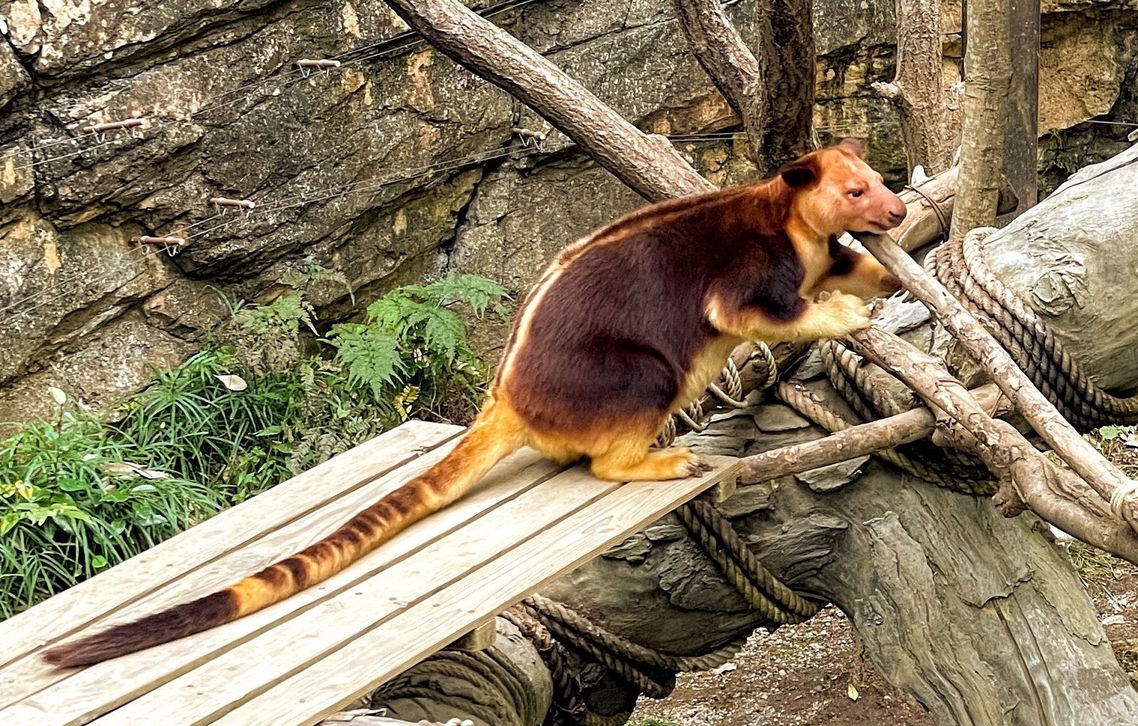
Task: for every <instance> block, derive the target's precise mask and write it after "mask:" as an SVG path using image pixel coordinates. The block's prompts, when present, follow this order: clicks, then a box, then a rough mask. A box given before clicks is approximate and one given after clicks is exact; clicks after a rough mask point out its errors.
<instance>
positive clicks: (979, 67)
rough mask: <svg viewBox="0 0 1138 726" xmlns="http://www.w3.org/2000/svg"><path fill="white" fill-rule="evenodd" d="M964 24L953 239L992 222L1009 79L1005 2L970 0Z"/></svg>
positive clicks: (1005, 121)
mask: <svg viewBox="0 0 1138 726" xmlns="http://www.w3.org/2000/svg"><path fill="white" fill-rule="evenodd" d="M965 22H966V29H965V33H966V35H967V38H968V44H967V47H966V49H965V51H964V103H963V111H964V124H963V129H962V132H961V144H960V146H961V149H960V177H959V181H958V182H957V190H956V197H957V198H956V213H955V214H954V215H953V217H952V231H951V236H952V237H953V238H954V239H962V238H963V237H964V234H965V233H966V232H967V231H968V230H970V229H973V228H974V227H980V226H987V225H991V224H992V223H993V222H995V220H996V200H997V197H998V194H999V184H1000V174H1001V172H1002V170H1003V166H1004V140H1005V134H1006V133H1007V119H1008V90H1009V88H1010V84H1011V74H1012V69H1011V62H1012V61H1011V48H1010V47H1009V44H1008V0H971V1H970V2H969V3H968V13H967V17H966V20H965Z"/></svg>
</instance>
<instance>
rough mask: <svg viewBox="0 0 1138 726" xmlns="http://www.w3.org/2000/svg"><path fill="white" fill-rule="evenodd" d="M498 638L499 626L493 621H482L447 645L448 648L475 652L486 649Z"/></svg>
mask: <svg viewBox="0 0 1138 726" xmlns="http://www.w3.org/2000/svg"><path fill="white" fill-rule="evenodd" d="M497 639H498V628H497V627H496V626H495V625H494V623H493V622H492V621H491V622H487V623H482V624H481V625H479V626H477V627H476V628H474V629H473V630H471V631H470V632H467V633H463V634H462V635H460V636H458V638H457V639H456V640H455V641H454V642H453V643H450V644H449V645H447V646H446V650H461V651H466V652H468V653H474V652H477V651H480V650H486V649H487V648H489V647H490V646H491V645H494V641H495V640H497Z"/></svg>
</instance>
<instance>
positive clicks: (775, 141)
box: [672, 0, 814, 176]
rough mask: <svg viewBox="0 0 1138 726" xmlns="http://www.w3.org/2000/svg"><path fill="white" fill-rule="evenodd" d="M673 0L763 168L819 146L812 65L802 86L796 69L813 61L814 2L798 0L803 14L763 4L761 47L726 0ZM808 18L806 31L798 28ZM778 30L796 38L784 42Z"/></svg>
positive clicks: (698, 56)
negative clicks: (747, 37)
mask: <svg viewBox="0 0 1138 726" xmlns="http://www.w3.org/2000/svg"><path fill="white" fill-rule="evenodd" d="M672 4H673V5H674V6H675V8H676V15H677V16H678V17H679V20H680V27H681V28H683V31H684V35H685V36H687V39H688V43H689V44H690V45H691V48H692V52H693V53H694V54H695V57H696V60H697V61H699V64H700V66H702V67H703V69H704V71H706V72H707V75H708V76H709V77H710V78H711V81H712V83H714V84H715V87H716V88H718V89H719V92H720V93H722V94H723V97H724V98H725V99H726V100H727V103H728V104H730V106H731V108H732V109H734V111H735V113H736V114H738V116H739V119H740V120H741V121H742V122H743V129H744V131H746V133H747V138H748V140H749V142H750V150H751V153H750V157H751V160H752V161H753V162H754V163H755V165H756V166H757V167H758V169H759V173H760V174H761V175H762V176H768V175H770V174H771V173H773V172H774V171H775V170H776V169H778V167H779V166H781V165H782V164H784V163H786V162H788V161H791V160H792V159H794V158H796V157H798V156H801V155H802V154H804V153H806V152H807V151H809V150H810V149H812V148H813V146H814V137H813V130H812V122H813V102H814V94H813V72H812V71H811V81H810V85H809V88H805V87H801V88H799V86H802V84H801V83H797V82H796V81H795V78H794V76H793V75H792V73H793V71H792V67H793V66H794V65H795V64H800V65H805V66H808V67H809V68H811V69H812V68H813V65H814V44H813V34H812V33H811V32H809V31H810V30H811V24H810V10H809V2H808V1H807V2H804V3H803V2H797V3H796V4H798V5H801V6H803V7H805V15H804V16H803V15H800V14H798V13H786V12H783V13H778V12H775V11H773V9H772V7H771V5H770V4H769V1H768V0H762V1H760V2H759V3H757V5H758V7H757V9H756V18H755V23H756V25H757V29H758V32H757V35H758V38H757V39H756V43H755V51H754V53H752V52H751V49H750V48H748V47H747V44H746V43H744V42H743V37H742V36H741V35H740V34H739V31H738V30H737V29H736V28H735V24H734V23H733V22H731V18H730V17H729V16H728V15H727V11H726V10H725V9H724V7H723V5H722V3H721V2H720V1H719V0H673V3H672ZM780 22H781V23H782V24H783V25H788V26H789V27H778V25H777V24H778V23H780ZM803 25H805V27H806V31H807V32H805V33H803V32H799V30H800V28H801V26H803ZM779 35H785V36H788V37H792V38H793V39H794V41H793V42H790V43H786V44H780V43H779V41H778V37H779ZM790 84H794V85H795V88H788V87H787V86H788V85H790Z"/></svg>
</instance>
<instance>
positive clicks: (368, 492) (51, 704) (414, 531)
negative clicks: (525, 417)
mask: <svg viewBox="0 0 1138 726" xmlns="http://www.w3.org/2000/svg"><path fill="white" fill-rule="evenodd" d="M450 448H451V445H450V444H449V443H448V444H447V445H444V446H443V447H440V448H438V449H436V450H434V451H432V452H430V453H429V454H426V455H424V456H421V457H419V458H418V459H416V460H415V461H414V462H413V463H412V464H411V465H408V466H405V467H403V468H401V469H399V470H397V471H395V472H392V473H390V474H389V475H388V476H386V477H384V478H382V479H380V480H378V481H377V482H374V483H373V484H372V485H369V486H367V487H364V488H362V489H359V490H357V491H354V492H350V493H349V494H347V495H345V496H344V497H343V498H342V499H340V500H336V501H334V502H331V503H329V504H328V505H327V506H325V507H324V508H323V509H321V510H320V511H318V512H314V513H312V514H310V515H307V516H306V517H303V518H301V519H299V520H296V521H295V522H292V523H290V524H289V525H287V526H286V527H284V528H282V529H281V530H280V531H278V532H273V533H269V534H267V535H266V536H265V537H263V538H262V539H260V540H258V541H256V542H254V543H251V544H250V545H249V546H248V547H246V548H244V550H242V551H241V552H237V553H234V554H233V556H232V557H231V558H225V559H223V560H221V561H219V562H217V563H213V564H214V565H216V567H214V568H213V570H212V571H211V572H209V573H204V572H203V573H202V575H201V577H202V578H206V579H205V581H207V582H212V581H219V582H222V583H228V582H229V581H232V580H233V579H235V578H236V577H240V576H241V574H244V573H246V572H247V571H248V569H235V568H234V567H233V566H232V563H231V562H228V560H230V559H232V560H235V561H238V562H241V563H242V565H241V567H243V568H244V567H245V565H247V564H251V563H249V562H247V560H249V559H250V556H251V557H252V559H253V560H254V561H255V563H256V564H255V567H261V566H263V565H264V564H267V563H268V562H272V561H275V560H277V559H280V557H282V556H283V555H285V554H287V553H291V552H293V551H295V550H296V549H298V548H299V547H302V546H304V544H307V543H308V542H309V541H311V540H314V539H316V538H318V536H319V535H320V534H323V533H326V532H328V531H330V530H331V529H334V528H335V527H337V526H338V525H339V523H341V522H342V521H343V520H344V519H346V518H347V517H348V516H350V515H351V514H352V513H353V512H355V511H357V510H358V509H360V508H361V507H362V506H364V505H365V504H366V503H368V502H370V501H373V500H374V499H375V498H377V497H378V496H381V495H382V494H383V493H385V492H387V491H390V490H392V489H394V488H396V487H398V486H399V485H401V484H402V483H403V482H405V481H406V480H407V479H408V478H410V477H411V476H413V475H414V474H415V473H417V472H419V471H421V470H424V469H426V468H427V467H429V466H430V465H431V464H432V463H434V462H435V461H437V460H438V459H440V458H442V457H443V456H444V455H445V454H446V452H448V451H449V450H450ZM556 471H557V467H556V466H555V465H553V464H552V463H550V462H548V461H547V460H545V459H543V458H542V457H540V456H539V455H538V454H536V453H535V452H533V451H528V450H527V451H522V452H518V453H517V454H515V455H513V456H511V457H509V458H507V459H506V460H505V461H503V462H502V463H501V464H499V465H498V467H496V468H495V469H494V470H493V471H492V472H491V473H490V474H489V475H488V476H487V478H486V479H485V480H484V482H483V485H482V486H481V487H479V488H478V489H477V490H476V491H475V492H474V493H472V494H471V495H469V496H468V497H466V498H464V499H463V500H461V501H459V502H457V503H456V504H454V505H452V506H451V507H449V508H447V509H445V510H443V511H442V512H440V513H438V514H437V515H435V516H433V517H431V518H429V519H427V520H425V521H423V522H421V523H419V524H417V525H414V526H412V527H410V528H408V529H407V530H406V531H405V532H404V533H403V534H402V535H401V536H399V537H397V538H395V539H394V540H393V541H391V542H389V543H387V544H385V545H383V546H381V547H379V548H378V549H377V550H375V551H374V552H372V553H371V554H369V555H368V556H367V557H365V558H363V559H361V560H360V561H359V562H358V563H356V564H355V565H353V566H352V567H350V568H348V569H347V570H346V571H344V572H342V573H340V574H338V575H336V576H334V577H332V578H330V579H329V580H327V581H326V582H324V583H321V584H320V585H318V586H316V587H313V588H310V589H308V590H305V591H303V592H301V593H298V594H297V595H294V596H293V597H291V598H289V599H287V600H285V601H283V602H281V603H278V604H277V605H275V606H273V607H271V608H268V609H266V610H263V611H261V612H259V613H254V614H252V615H250V616H248V617H245V618H242V619H241V620H238V621H235V622H233V623H229V624H227V625H225V626H222V627H220V628H215V629H212V630H209V631H206V632H204V633H200V634H198V635H196V636H193V637H190V638H186V639H183V640H180V641H175V642H173V643H167V644H165V645H162V646H158V647H156V648H151V649H148V650H145V651H142V652H139V653H135V654H133V655H130V656H127V657H124V658H119V659H116V660H113V661H108V662H105V663H99V664H97V665H94V666H91V667H89V668H86V669H83V670H81V671H78V672H76V673H75V674H74V675H72V676H71V677H69V678H66V679H64V680H59V681H58V682H54V681H53V682H52V683H53V684H54V685H52V684H47V685H50V687H49V688H46V689H45V688H44V686H43V681H44V678H45V677H50V676H52V675H56V674H58V673H59V671H55V670H52V669H49V668H47V667H46V666H44V665H43V664H42V663H41V662H40V660H39V659H38V658H35V657H31V658H28V659H25V661H23V662H21V663H19V664H17V666H16V667H15V668H13V669H12V673H11V675H12V676H17V675H18V676H21V678H19V679H12V680H13V681H14V682H12V683H5V684H3V685H4V686H5V687H6V688H7V687H11V688H14V689H17V690H18V691H19V692H22V693H25V694H26V695H27V697H26V698H25V699H24V700H23V701H21V702H19V703H17V704H16V705H14V706H12V707H11V708H8V709H5V710H3V711H0V721H6V720H9V719H13V718H14V719H16V722H20V719H23V718H25V717H26V716H30V715H31V714H32V713H36V714H40V719H42V720H46V721H47V722H50V723H85V722H86V721H88V720H90V719H91V718H94V717H95V716H98V715H99V714H102V713H105V712H107V711H109V710H111V709H112V708H114V707H115V706H117V705H120V704H122V703H126V702H127V701H129V700H130V699H131V698H134V697H135V696H137V695H139V694H141V693H146V692H148V691H150V690H153V689H154V688H157V687H159V686H161V685H162V684H163V683H166V682H168V681H170V680H171V679H174V678H176V677H178V676H179V675H180V674H182V673H184V672H186V671H188V670H190V669H192V668H194V667H196V666H197V665H199V664H201V663H203V662H206V661H208V660H210V659H211V658H215V657H217V656H218V654H219V653H222V652H224V651H226V650H229V649H231V648H233V647H235V646H236V645H238V644H240V643H242V642H244V641H246V640H248V639H250V638H252V637H254V636H256V635H258V634H260V633H262V632H264V631H266V630H269V629H271V628H274V627H277V626H278V625H279V623H281V622H283V621H285V620H287V619H289V618H292V617H295V616H296V615H298V614H299V613H301V612H303V611H304V610H305V609H307V608H310V607H313V606H315V605H317V604H319V603H321V602H323V601H325V600H327V599H329V598H331V597H333V596H334V595H335V594H337V593H339V592H341V591H343V590H345V589H347V588H351V587H352V586H353V585H355V584H356V583H357V582H358V581H359V580H360V579H363V578H366V577H368V576H370V575H372V574H374V573H375V572H377V571H380V570H383V569H384V568H386V567H389V566H391V565H392V564H393V563H395V562H398V561H400V560H402V559H404V558H406V557H407V556H409V555H411V554H413V553H415V552H417V551H418V550H420V549H422V548H423V547H424V546H426V545H427V544H429V543H430V542H432V541H433V540H435V539H437V538H439V537H442V536H445V535H447V534H450V533H451V532H453V531H454V530H456V529H458V528H459V527H461V526H462V525H463V524H464V523H466V522H467V521H468V520H469V519H471V518H475V517H477V516H479V515H481V514H482V513H484V512H486V511H489V510H492V509H493V508H494V507H496V506H498V505H500V504H501V503H503V502H505V501H508V500H509V499H511V498H512V497H515V496H517V495H518V494H519V493H521V492H524V491H525V490H526V489H528V488H531V487H533V486H535V485H537V484H539V483H540V482H542V481H544V480H545V479H547V478H548V477H549V476H551V475H552V474H554V473H555V472H556ZM311 530H315V531H311ZM238 573H240V574H238ZM197 575H198V573H194V575H193V576H192V577H191V578H187V579H198V578H197ZM212 587H216V585H215V586H212ZM182 588H183V585H182V584H181V583H179V585H178V589H179V590H180V589H182ZM202 591H208V590H207V589H205V588H204V586H203V589H202V590H195V591H194V594H200V592H202ZM160 595H161V597H157V596H156V597H155V599H153V600H152V601H149V600H148V601H147V602H146V603H142V604H140V606H139V608H138V609H136V611H135V612H134V614H135V615H137V614H140V612H139V610H141V611H144V612H150V611H151V610H153V609H156V608H159V607H163V606H165V605H167V604H169V601H170V600H171V599H175V600H176V599H184V595H185V594H184V593H183V598H178V597H177V593H176V592H169V593H166V592H163V593H160ZM123 617H126V616H125V615H124V616H123ZM121 619H122V618H120V617H117V616H116V618H115V620H121ZM278 647H279V646H278ZM4 677H5V681H8V680H9V673H8V672H5V674H4ZM57 680H58V679H57ZM28 684H36V685H39V688H37V689H36V692H35V693H34V695H33V694H32V693H28V688H29V685H28ZM41 722H42V721H41Z"/></svg>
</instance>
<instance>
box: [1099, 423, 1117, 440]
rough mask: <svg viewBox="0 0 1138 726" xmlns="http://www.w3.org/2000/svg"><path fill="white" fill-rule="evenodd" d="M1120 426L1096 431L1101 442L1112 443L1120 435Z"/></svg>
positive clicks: (1105, 427) (1106, 427)
mask: <svg viewBox="0 0 1138 726" xmlns="http://www.w3.org/2000/svg"><path fill="white" fill-rule="evenodd" d="M1122 431H1123V428H1122V427H1121V426H1103V427H1102V428H1101V429H1099V430H1098V435H1099V438H1100V439H1102V440H1103V441H1114V440H1115V439H1117V438H1118V437H1119V436H1120V435H1121V434H1122Z"/></svg>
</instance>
